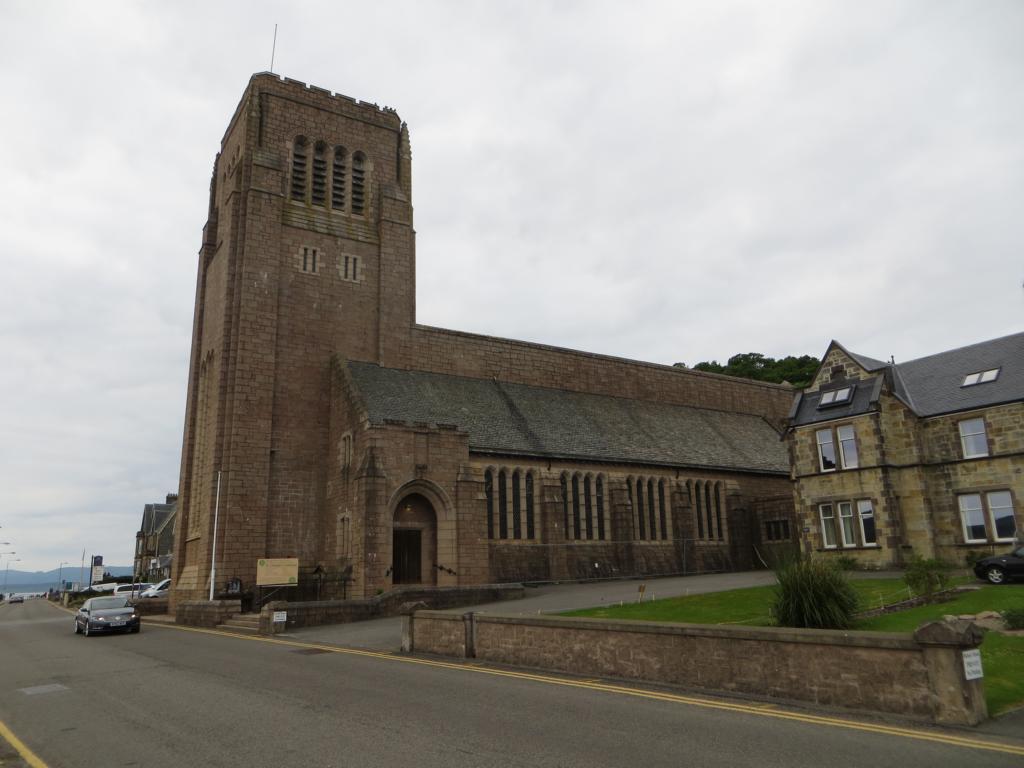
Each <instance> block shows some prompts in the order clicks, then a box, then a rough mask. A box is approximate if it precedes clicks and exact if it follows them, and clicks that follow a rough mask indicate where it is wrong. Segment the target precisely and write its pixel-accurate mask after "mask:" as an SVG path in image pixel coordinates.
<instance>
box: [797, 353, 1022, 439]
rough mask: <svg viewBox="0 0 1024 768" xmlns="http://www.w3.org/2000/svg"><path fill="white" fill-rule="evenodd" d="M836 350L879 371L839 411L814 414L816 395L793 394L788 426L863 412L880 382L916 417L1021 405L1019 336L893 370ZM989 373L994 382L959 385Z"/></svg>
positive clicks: (874, 398)
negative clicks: (994, 373) (971, 375)
mask: <svg viewBox="0 0 1024 768" xmlns="http://www.w3.org/2000/svg"><path fill="white" fill-rule="evenodd" d="M839 346H840V347H841V348H842V349H843V351H844V352H846V353H847V354H848V355H849V356H850V357H851V358H852V359H854V360H855V361H856V362H857V364H858V365H860V366H861V367H863V368H864V369H865V370H866V371H868V372H879V375H878V376H875V377H871V378H869V379H866V380H864V381H861V382H857V384H856V389H855V390H854V396H853V400H852V401H851V402H850V403H848V404H846V405H842V406H833V407H828V408H822V409H821V410H818V400H819V398H820V393H819V392H804V393H799V394H797V399H796V401H795V403H794V409H793V411H792V413H791V424H792V425H793V426H800V425H803V424H813V423H815V422H821V421H831V420H833V419H839V418H844V417H846V416H854V415H857V414H860V413H866V412H867V411H868V410H870V409H871V407H872V406H873V405H874V403H875V402H876V401H877V399H878V395H879V393H880V391H881V390H880V385H881V382H882V380H883V377H884V378H885V380H887V381H888V382H889V386H890V388H891V390H892V392H893V393H894V394H895V395H896V396H897V397H898V398H900V399H901V400H902V401H903V402H904V403H906V404H907V406H908V407H909V408H910V409H911V410H912V411H913V412H914V413H916V414H917V415H918V416H938V415H940V414H944V413H956V412H957V411H970V410H975V409H978V408H988V407H991V406H994V405H1000V404H1003V403H1012V402H1019V401H1024V333H1016V334H1013V335H1011V336H1003V337H1001V338H998V339H991V340H989V341H983V342H980V343H978V344H971V345H970V346H966V347H959V348H958V349H951V350H948V351H946V352H939V353H938V354H935V355H929V356H927V357H921V358H918V359H917V360H909V361H907V362H905V363H896V364H895V365H894V364H891V363H883V362H880V361H878V360H874V359H872V358H870V357H865V356H864V355H857V354H855V353H853V352H850V351H849V350H847V349H846V348H845V347H842V345H839ZM994 368H998V369H1000V370H999V377H998V378H997V379H996V380H995V381H992V382H988V383H985V384H975V385H973V386H969V387H964V386H962V384H963V380H964V376H966V375H967V374H969V373H978V372H980V371H987V370H992V369H994ZM839 384H840V383H839V382H835V383H832V384H829V386H827V387H825V389H826V390H829V389H835V388H836V386H838V385H839Z"/></svg>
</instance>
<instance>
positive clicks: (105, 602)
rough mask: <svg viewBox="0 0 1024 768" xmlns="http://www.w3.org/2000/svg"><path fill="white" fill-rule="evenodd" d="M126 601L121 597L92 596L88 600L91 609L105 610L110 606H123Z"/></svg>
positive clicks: (125, 605) (125, 604)
mask: <svg viewBox="0 0 1024 768" xmlns="http://www.w3.org/2000/svg"><path fill="white" fill-rule="evenodd" d="M127 605H128V601H127V600H125V599H124V598H123V597H94V598H93V599H92V600H90V601H89V608H90V609H91V610H93V611H107V610H110V609H111V608H125V607H127Z"/></svg>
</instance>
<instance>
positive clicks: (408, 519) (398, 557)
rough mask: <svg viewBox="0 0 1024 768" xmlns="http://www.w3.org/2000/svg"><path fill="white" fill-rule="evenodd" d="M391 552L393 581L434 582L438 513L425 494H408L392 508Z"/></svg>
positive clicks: (407, 582)
mask: <svg viewBox="0 0 1024 768" xmlns="http://www.w3.org/2000/svg"><path fill="white" fill-rule="evenodd" d="M391 553H392V554H391V557H392V562H391V569H392V570H391V583H392V584H436V583H437V571H436V570H435V569H434V563H435V561H436V560H437V515H436V514H435V513H434V507H433V505H432V504H431V503H430V502H429V501H427V499H426V498H425V497H424V496H421V495H420V494H418V493H412V494H409V495H408V496H406V497H405V498H404V499H402V501H401V502H399V504H398V506H397V507H396V508H395V519H394V522H393V525H392V545H391Z"/></svg>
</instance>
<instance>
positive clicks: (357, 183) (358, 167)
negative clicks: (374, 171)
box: [352, 152, 366, 214]
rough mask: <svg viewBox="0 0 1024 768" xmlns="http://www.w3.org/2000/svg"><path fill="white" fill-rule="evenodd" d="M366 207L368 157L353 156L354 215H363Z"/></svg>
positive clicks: (362, 155)
mask: <svg viewBox="0 0 1024 768" xmlns="http://www.w3.org/2000/svg"><path fill="white" fill-rule="evenodd" d="M365 207H366V155H364V154H363V153H362V152H356V153H355V154H354V155H352V213H355V214H362V213H363V211H364V209H365Z"/></svg>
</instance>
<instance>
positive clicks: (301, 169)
mask: <svg viewBox="0 0 1024 768" xmlns="http://www.w3.org/2000/svg"><path fill="white" fill-rule="evenodd" d="M306 155H307V146H306V140H305V139H304V138H302V137H301V136H300V137H299V138H297V139H296V140H295V144H294V146H293V147H292V185H291V197H292V200H298V201H300V202H301V201H304V200H305V199H306V159H307V158H306Z"/></svg>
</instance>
